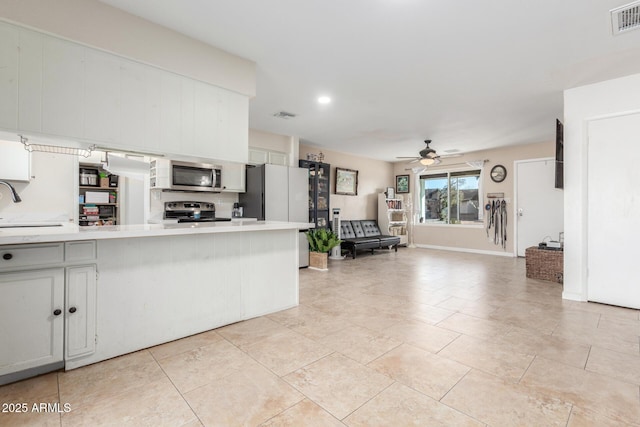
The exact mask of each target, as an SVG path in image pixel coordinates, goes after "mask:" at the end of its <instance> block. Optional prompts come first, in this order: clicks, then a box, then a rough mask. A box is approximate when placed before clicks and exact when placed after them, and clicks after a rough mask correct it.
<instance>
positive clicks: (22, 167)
mask: <svg viewBox="0 0 640 427" xmlns="http://www.w3.org/2000/svg"><path fill="white" fill-rule="evenodd" d="M16 139H17V137H16ZM0 179H7V180H10V181H29V180H30V179H31V153H30V152H28V151H27V150H25V149H24V146H23V145H22V143H20V142H18V141H0Z"/></svg>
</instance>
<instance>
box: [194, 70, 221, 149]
mask: <svg viewBox="0 0 640 427" xmlns="http://www.w3.org/2000/svg"><path fill="white" fill-rule="evenodd" d="M194 87H195V96H194V142H195V148H196V150H197V154H198V155H199V156H201V157H211V158H219V159H221V160H226V159H225V158H224V157H221V156H215V155H214V154H215V145H216V136H217V132H218V89H217V88H216V87H215V86H211V85H208V84H205V83H200V82H196V83H195V85H194Z"/></svg>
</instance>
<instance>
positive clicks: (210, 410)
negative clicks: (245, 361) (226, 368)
mask: <svg viewBox="0 0 640 427" xmlns="http://www.w3.org/2000/svg"><path fill="white" fill-rule="evenodd" d="M184 397H185V399H187V402H189V405H190V406H191V408H192V409H193V411H194V412H195V413H196V414H197V416H198V418H199V419H200V420H201V421H202V423H203V424H204V425H205V426H207V427H213V426H224V427H232V426H256V425H259V424H261V423H264V422H265V421H267V420H269V419H271V418H272V417H273V416H275V415H277V414H279V413H281V412H282V411H284V410H286V409H287V408H290V407H291V406H293V405H295V404H296V403H298V402H300V401H301V400H302V399H303V398H304V396H303V395H302V394H300V393H299V392H297V391H296V390H295V389H294V388H293V387H291V386H290V385H288V384H287V383H286V382H284V381H282V380H281V379H280V378H278V377H277V376H276V375H274V374H272V373H271V372H269V371H268V370H267V369H265V368H263V367H262V366H259V365H256V366H253V367H251V368H248V369H245V370H243V371H241V372H237V373H234V374H231V375H229V376H227V377H225V378H222V379H220V380H218V381H215V382H213V383H210V384H207V385H205V386H202V387H200V388H197V389H195V390H192V391H190V392H188V393H185V394H184Z"/></svg>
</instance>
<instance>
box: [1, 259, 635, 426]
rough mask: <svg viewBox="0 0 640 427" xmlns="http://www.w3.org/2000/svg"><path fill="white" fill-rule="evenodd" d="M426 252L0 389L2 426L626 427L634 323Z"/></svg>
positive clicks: (488, 262) (309, 282) (489, 269)
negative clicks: (235, 318) (49, 407)
mask: <svg viewBox="0 0 640 427" xmlns="http://www.w3.org/2000/svg"><path fill="white" fill-rule="evenodd" d="M524 267H525V263H524V260H522V259H512V258H503V257H494V256H486V255H475V254H461V253H455V252H442V251H433V250H426V249H401V250H399V251H398V253H397V254H396V253H394V252H378V253H376V254H375V255H369V254H362V256H359V257H358V258H357V259H356V260H351V259H347V260H344V261H339V262H331V263H330V271H329V272H328V273H323V272H318V271H313V270H308V269H305V270H301V271H300V305H299V306H298V307H296V308H293V309H290V310H286V311H282V312H279V313H274V314H271V315H268V316H264V317H260V318H256V319H252V320H248V321H246V322H241V323H237V324H234V325H230V326H227V327H224V328H220V329H216V330H213V331H209V332H205V333H202V334H199V335H196V336H192V337H189V338H185V339H182V340H179V341H175V342H171V343H168V344H164V345H161V346H158V347H154V348H150V349H147V350H142V351H139V352H136V353H133V354H129V355H125V356H122V357H118V358H115V359H112V360H108V361H105V362H102V363H98V364H95V365H92V366H87V367H84V368H80V369H76V370H73V371H70V372H59V373H51V374H48V375H44V376H41V377H38V378H34V379H30V380H26V381H22V382H19V383H15V384H11V385H7V386H4V387H0V402H2V403H10V402H27V403H28V404H29V405H32V404H33V403H40V402H48V403H52V402H53V403H55V402H58V403H60V404H64V403H68V404H70V406H71V411H70V412H68V413H61V414H59V413H55V412H54V413H52V412H45V413H37V412H29V413H26V414H16V413H14V414H7V413H0V425H2V426H19V425H28V426H31V425H34V426H40V425H42V426H49V425H51V426H97V425H114V426H125V425H132V426H138V425H148V426H201V425H204V426H236V425H238V426H240V425H248V426H257V425H262V426H342V425H346V426H376V425H379V426H410V425H415V426H467V425H469V426H483V425H488V426H556V425H557V426H571V427H576V426H624V425H636V426H637V425H640V342H639V336H640V317H639V311H638V310H629V309H623V308H617V307H611V306H606V305H600V304H591V303H578V302H572V301H564V300H562V299H561V286H560V285H558V284H554V283H549V282H542V281H537V280H530V279H526V278H525V271H524Z"/></svg>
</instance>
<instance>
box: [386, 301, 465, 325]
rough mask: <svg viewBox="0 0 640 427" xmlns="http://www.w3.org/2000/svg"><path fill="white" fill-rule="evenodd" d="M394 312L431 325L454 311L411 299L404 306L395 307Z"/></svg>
mask: <svg viewBox="0 0 640 427" xmlns="http://www.w3.org/2000/svg"><path fill="white" fill-rule="evenodd" d="M394 312H395V313H396V314H398V315H400V316H402V317H403V318H405V319H407V320H419V321H421V322H424V323H429V324H430V325H435V324H436V323H439V322H442V321H443V320H444V319H446V318H447V317H449V316H451V315H452V314H453V313H454V311H452V310H446V309H444V308H441V307H436V306H433V305H427V304H419V303H413V302H411V301H407V302H405V304H404V305H403V306H401V307H398V308H396V309H394Z"/></svg>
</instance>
